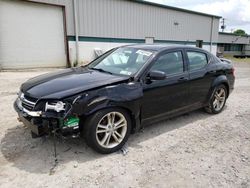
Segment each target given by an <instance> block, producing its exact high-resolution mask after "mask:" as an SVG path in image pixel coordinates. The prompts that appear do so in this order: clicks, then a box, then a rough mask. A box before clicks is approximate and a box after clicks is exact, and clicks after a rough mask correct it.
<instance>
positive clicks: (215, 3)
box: [147, 0, 250, 34]
mask: <svg viewBox="0 0 250 188" xmlns="http://www.w3.org/2000/svg"><path fill="white" fill-rule="evenodd" d="M147 1H151V2H155V3H160V4H165V5H169V6H174V7H180V8H185V9H189V10H194V11H198V12H203V13H208V14H215V15H218V16H222V17H223V18H225V23H226V30H225V31H227V32H231V31H234V30H236V29H243V30H245V31H246V32H247V33H248V34H250V0H206V1H204V0H147Z"/></svg>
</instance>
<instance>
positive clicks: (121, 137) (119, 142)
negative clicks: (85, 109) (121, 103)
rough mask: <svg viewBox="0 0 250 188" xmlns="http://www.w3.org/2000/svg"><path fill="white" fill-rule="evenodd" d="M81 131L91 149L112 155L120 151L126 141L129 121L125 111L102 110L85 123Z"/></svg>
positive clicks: (114, 109)
mask: <svg viewBox="0 0 250 188" xmlns="http://www.w3.org/2000/svg"><path fill="white" fill-rule="evenodd" d="M83 131H84V133H83V134H84V136H85V139H86V142H87V144H88V145H89V146H90V147H91V148H93V149H94V150H95V151H97V152H99V153H103V154H107V153H112V152H115V151H118V150H119V149H121V148H122V146H123V145H124V144H125V143H126V141H127V140H128V137H129V135H130V131H131V119H130V116H129V114H128V113H127V112H126V111H125V110H122V109H118V108H117V109H116V108H110V109H104V110H100V111H98V112H96V113H95V114H93V115H92V116H90V117H89V118H88V119H87V120H86V121H85V125H84V129H83Z"/></svg>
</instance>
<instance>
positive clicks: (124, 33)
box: [0, 0, 220, 69]
mask: <svg viewBox="0 0 250 188" xmlns="http://www.w3.org/2000/svg"><path fill="white" fill-rule="evenodd" d="M219 19H220V17H218V16H215V15H209V14H203V13H198V12H194V11H189V10H184V9H180V8H175V7H170V6H165V5H159V4H155V3H150V2H145V1H139V0H134V1H132V0H0V67H1V68H2V69H19V68H40V67H65V66H72V65H73V64H74V63H76V62H78V63H79V64H81V63H84V62H89V61H91V60H92V59H94V57H95V49H96V50H97V49H100V50H102V51H106V50H108V49H110V48H113V47H116V46H121V45H126V44H131V43H144V42H146V43H153V42H154V43H168V44H185V45H192V46H199V47H202V48H204V49H206V50H208V51H211V52H213V53H214V54H215V53H216V51H217V41H218V28H219Z"/></svg>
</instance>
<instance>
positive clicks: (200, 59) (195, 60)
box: [187, 52, 207, 70]
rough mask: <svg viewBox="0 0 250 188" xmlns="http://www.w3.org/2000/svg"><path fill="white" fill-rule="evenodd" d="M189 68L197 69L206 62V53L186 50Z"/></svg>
mask: <svg viewBox="0 0 250 188" xmlns="http://www.w3.org/2000/svg"><path fill="white" fill-rule="evenodd" d="M187 56H188V61H189V70H197V69H200V68H202V67H204V66H205V65H206V64H207V55H206V54H204V53H202V52H187Z"/></svg>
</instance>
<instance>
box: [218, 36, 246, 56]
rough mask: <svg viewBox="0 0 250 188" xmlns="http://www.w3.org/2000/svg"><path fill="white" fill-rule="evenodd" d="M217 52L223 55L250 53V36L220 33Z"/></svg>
mask: <svg viewBox="0 0 250 188" xmlns="http://www.w3.org/2000/svg"><path fill="white" fill-rule="evenodd" d="M217 45H218V48H217V52H218V53H220V54H223V55H250V36H249V35H246V36H238V35H235V34H233V33H222V32H220V33H219V37H218V44H217Z"/></svg>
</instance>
